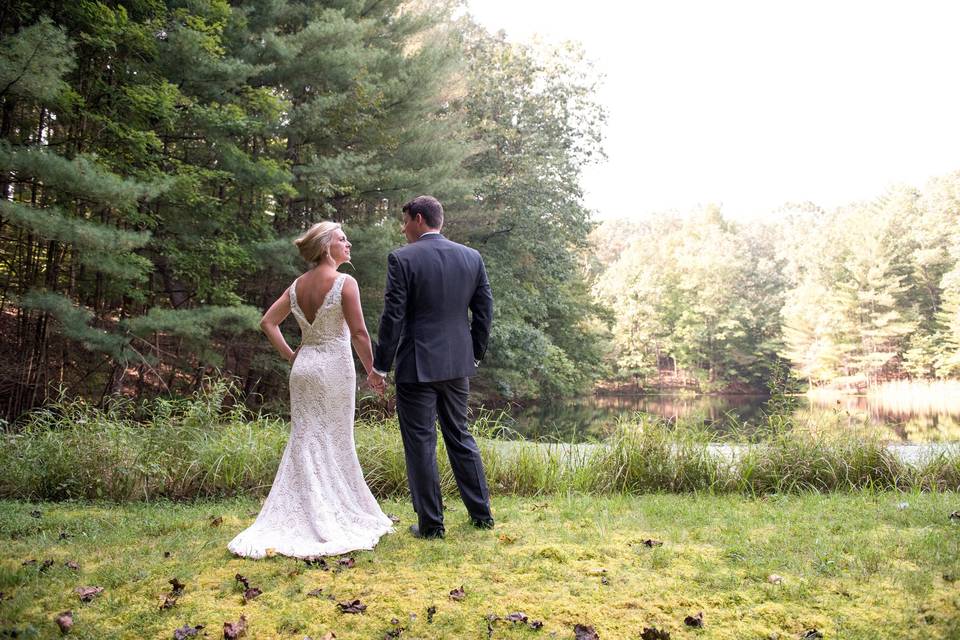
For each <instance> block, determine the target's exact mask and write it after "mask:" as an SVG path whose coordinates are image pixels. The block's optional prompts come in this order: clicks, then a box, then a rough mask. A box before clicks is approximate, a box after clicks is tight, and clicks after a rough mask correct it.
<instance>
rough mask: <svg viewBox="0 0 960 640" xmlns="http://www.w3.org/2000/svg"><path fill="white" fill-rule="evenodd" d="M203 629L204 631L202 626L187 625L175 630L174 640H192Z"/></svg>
mask: <svg viewBox="0 0 960 640" xmlns="http://www.w3.org/2000/svg"><path fill="white" fill-rule="evenodd" d="M201 629H203V625H202V624H198V625H197V626H195V627H191V626H190V625H188V624H185V625H183V626H182V627H180V628H179V629H174V630H173V640H185V639H186V638H190V637H192V636H195V635H197V634H198V633H200V630H201Z"/></svg>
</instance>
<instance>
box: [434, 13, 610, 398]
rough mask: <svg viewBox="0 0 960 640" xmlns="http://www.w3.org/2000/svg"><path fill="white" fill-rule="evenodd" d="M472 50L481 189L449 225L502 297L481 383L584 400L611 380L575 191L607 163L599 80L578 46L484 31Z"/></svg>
mask: <svg viewBox="0 0 960 640" xmlns="http://www.w3.org/2000/svg"><path fill="white" fill-rule="evenodd" d="M464 40H465V44H464V46H465V48H466V51H467V63H468V66H467V69H466V71H465V74H464V81H465V83H466V86H467V91H466V94H465V95H464V96H463V97H462V98H461V99H460V101H459V102H458V103H457V105H456V107H457V108H459V109H460V110H462V111H463V113H464V114H465V117H466V122H467V124H468V126H469V128H470V132H471V135H472V137H473V143H474V145H475V147H476V152H475V153H474V154H473V155H472V156H471V158H470V159H469V161H468V163H467V169H468V172H469V175H470V176H471V178H472V179H473V181H474V184H475V186H474V189H473V195H472V198H471V200H469V201H466V202H463V203H462V204H461V203H459V202H456V201H455V202H454V203H452V206H450V207H449V208H448V209H449V211H450V213H449V214H448V217H449V221H448V223H447V226H448V227H449V229H450V231H449V233H450V234H451V235H452V236H454V237H456V238H458V239H462V240H463V241H465V242H466V243H467V244H470V245H472V246H474V247H476V248H477V249H478V250H479V251H480V252H481V253H482V254H483V256H484V259H485V260H486V262H487V267H488V273H489V276H490V283H491V287H492V289H493V293H494V299H495V307H494V308H495V318H494V327H493V333H492V336H491V346H490V351H489V353H488V357H487V360H485V362H484V366H483V367H482V370H481V379H480V384H481V385H487V386H489V387H492V388H493V389H495V390H496V391H497V392H498V393H499V394H500V395H504V396H507V397H530V396H533V397H542V396H558V395H571V394H576V393H581V392H582V391H584V390H585V389H588V388H589V387H590V384H591V383H592V381H593V380H594V379H596V377H597V376H598V375H599V374H600V373H601V371H602V367H601V363H600V354H601V333H600V331H599V330H598V328H597V327H598V325H599V320H598V317H599V314H600V313H601V311H600V309H599V308H598V306H597V305H596V304H595V303H594V302H593V301H592V299H591V297H590V295H589V292H588V288H587V286H586V283H585V279H584V275H583V270H582V267H583V265H582V263H581V261H580V256H581V255H582V254H583V253H584V252H585V251H586V248H587V234H588V233H589V231H590V228H591V223H590V220H589V212H588V211H587V210H586V209H585V208H584V207H583V205H582V203H581V200H580V197H581V194H580V191H579V186H578V185H579V181H580V173H581V171H582V169H583V167H584V166H585V165H586V164H588V163H589V162H591V161H593V160H594V159H595V158H599V157H600V156H601V155H602V151H601V148H600V129H601V125H602V123H603V120H604V118H605V113H604V111H603V109H602V108H601V107H600V106H599V105H598V104H597V103H596V102H594V100H593V91H594V88H595V82H596V80H595V77H594V75H593V73H592V71H591V70H590V69H589V66H588V65H587V63H586V62H585V61H584V58H583V53H582V52H581V51H579V50H578V49H576V48H575V47H573V46H572V45H564V46H561V47H557V48H552V49H547V48H536V47H533V46H527V45H518V44H514V43H510V42H507V41H505V40H504V39H503V38H502V36H501V37H496V36H490V35H487V34H485V33H482V32H479V31H477V30H476V29H474V30H468V31H467V32H466V35H465V36H464Z"/></svg>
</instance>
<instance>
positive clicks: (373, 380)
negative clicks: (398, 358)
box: [367, 371, 387, 396]
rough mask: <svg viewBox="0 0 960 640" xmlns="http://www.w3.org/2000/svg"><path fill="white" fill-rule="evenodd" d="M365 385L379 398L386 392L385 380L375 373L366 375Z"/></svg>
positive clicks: (371, 372)
mask: <svg viewBox="0 0 960 640" xmlns="http://www.w3.org/2000/svg"><path fill="white" fill-rule="evenodd" d="M367 384H368V385H370V388H371V389H373V390H374V391H376V392H377V393H378V394H380V395H381V396H382V395H383V394H384V393H386V391H387V378H386V377H385V376H382V375H380V374H379V373H377V372H376V371H370V373H368V374H367Z"/></svg>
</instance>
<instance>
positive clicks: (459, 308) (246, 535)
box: [227, 196, 493, 558]
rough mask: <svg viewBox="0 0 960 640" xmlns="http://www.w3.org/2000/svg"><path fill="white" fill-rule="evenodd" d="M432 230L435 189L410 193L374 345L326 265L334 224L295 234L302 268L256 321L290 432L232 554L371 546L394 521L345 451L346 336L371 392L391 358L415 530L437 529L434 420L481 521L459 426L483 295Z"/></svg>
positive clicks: (352, 285) (344, 258)
mask: <svg viewBox="0 0 960 640" xmlns="http://www.w3.org/2000/svg"><path fill="white" fill-rule="evenodd" d="M442 227H443V207H442V206H441V204H440V202H439V201H437V199H436V198H433V197H431V196H420V197H418V198H415V199H414V200H412V201H410V202H408V203H407V204H405V205H404V206H403V234H404V236H405V237H406V239H407V244H406V245H405V246H403V247H401V248H399V249H397V250H395V251H393V252H392V253H390V255H389V256H388V260H387V283H386V291H385V293H384V309H383V314H382V315H381V317H380V327H379V332H378V343H377V345H376V347H373V346H372V345H371V341H370V336H369V334H368V333H367V328H366V326H365V325H364V321H363V313H362V311H361V307H360V290H359V287H358V286H357V282H356V280H354V279H353V278H352V277H350V276H348V275H346V274H343V273H339V272H338V271H337V268H338V267H339V266H340V265H341V264H343V263H345V262H349V260H350V247H351V245H350V242H349V241H348V240H347V237H346V235H345V234H344V233H343V230H342V229H341V228H340V225H339V224H337V223H333V222H321V223H318V224H315V225H313V226H312V227H311V228H310V229H309V230H307V232H306V233H304V234H303V235H302V236H301V237H299V238H298V239H297V240H296V241H295V244H296V245H297V248H298V249H299V251H300V255H301V256H303V257H304V259H306V260H307V261H308V262H310V263H312V264H314V267H313V268H312V269H311V270H309V271H307V272H306V273H305V274H303V275H301V276H300V277H298V278H297V279H296V280H294V282H293V284H291V285H290V287H289V288H288V289H287V290H286V291H284V293H283V294H282V295H281V296H280V298H278V299H277V301H276V302H274V303H273V305H271V307H270V308H269V309H268V310H267V312H266V313H265V314H264V316H263V319H262V320H261V321H260V326H261V328H262V329H263V330H264V332H265V333H266V334H267V337H268V338H269V339H270V342H271V343H272V344H273V346H274V347H275V348H276V349H277V351H279V352H280V354H281V355H283V356H284V357H285V358H287V359H288V360H290V361H291V362H292V363H293V366H292V368H291V370H290V419H291V431H290V439H289V440H288V442H287V445H286V448H285V449H284V452H283V457H282V458H281V460H280V466H279V468H278V470H277V475H276V477H275V478H274V481H273V485H272V486H271V488H270V493H269V495H268V496H267V499H266V501H265V502H264V504H263V507H262V509H261V510H260V513H259V514H258V515H257V519H256V520H255V521H254V523H253V524H252V525H251V526H250V527H249V528H247V529H246V530H244V531H243V532H241V533H240V534H239V535H237V536H236V537H235V538H234V539H233V540H232V541H231V542H230V543H229V544H228V545H227V547H228V548H229V549H230V551H232V552H233V553H235V554H236V555H239V556H243V557H248V558H262V557H264V556H267V555H272V554H273V553H277V554H282V555H286V556H292V557H297V558H304V557H309V556H320V555H339V554H343V553H347V552H350V551H355V550H358V549H372V548H373V547H374V545H376V543H377V541H378V540H379V539H380V537H381V536H382V535H383V534H385V533H388V532H390V531H392V530H393V523H392V521H391V520H390V518H388V517H387V516H386V515H385V514H384V513H383V511H382V510H381V509H380V506H379V505H378V504H377V501H376V499H375V498H374V497H373V494H372V493H371V492H370V489H369V487H367V484H366V481H365V480H364V478H363V474H362V471H361V469H360V463H359V460H358V458H357V452H356V446H355V444H354V437H353V423H354V407H355V400H356V373H355V369H354V364H353V354H352V353H351V343H352V346H353V349H355V350H356V352H357V356H358V357H359V358H360V361H361V362H362V364H363V367H364V369H365V370H366V372H367V381H368V383H369V384H370V386H371V387H372V388H373V389H374V390H376V391H377V392H379V393H383V392H384V390H385V388H386V375H387V373H388V372H389V371H390V369H391V368H392V366H393V364H394V360H396V372H395V383H396V388H397V417H398V418H399V422H400V433H401V435H402V437H403V449H404V455H405V458H406V466H407V482H408V484H409V487H410V495H411V498H412V500H413V508H414V511H416V513H417V520H418V523H417V524H416V525H413V526H412V527H411V528H410V529H411V532H412V533H413V535H415V536H417V537H422V538H442V537H443V535H444V526H443V504H442V499H441V494H440V475H439V472H438V469H437V458H436V440H437V432H436V426H435V424H436V422H437V421H439V423H440V432H441V434H442V435H443V439H444V443H445V445H446V449H447V453H448V455H449V458H450V465H451V467H452V469H453V474H454V477H455V478H456V481H457V487H458V488H459V490H460V496H461V498H462V499H463V502H464V505H465V506H466V508H467V512H468V513H469V515H470V521H471V523H472V524H473V525H474V526H476V527H480V528H492V527H493V516H492V514H491V512H490V496H489V492H488V490H487V483H486V478H485V476H484V469H483V462H482V461H481V459H480V450H479V448H478V447H477V443H476V441H475V440H474V438H473V436H472V435H470V432H469V430H468V429H467V396H468V393H469V379H470V377H471V376H473V375H474V374H475V373H476V369H477V365H478V364H479V361H480V360H481V359H482V358H483V354H484V352H485V351H486V348H487V341H488V339H489V336H490V325H491V321H492V317H493V297H492V295H491V292H490V284H489V282H488V281H487V274H486V270H485V269H484V265H483V260H482V258H481V257H480V254H479V253H478V252H477V251H475V250H474V249H471V248H469V247H465V246H463V245H461V244H457V243H456V242H451V241H450V240H448V239H446V238H445V237H444V236H443V235H441V233H440V230H441V228H442ZM468 310H469V312H470V313H469V314H468ZM290 313H293V315H294V318H296V320H297V324H298V325H299V326H300V331H301V333H302V338H301V343H300V347H299V348H297V350H296V351H294V350H292V349H291V348H290V346H289V345H288V344H287V343H286V340H285V339H284V338H283V335H282V334H281V333H280V329H279V325H280V323H281V322H282V321H283V320H284V319H285V318H286V317H287V315H289V314H290Z"/></svg>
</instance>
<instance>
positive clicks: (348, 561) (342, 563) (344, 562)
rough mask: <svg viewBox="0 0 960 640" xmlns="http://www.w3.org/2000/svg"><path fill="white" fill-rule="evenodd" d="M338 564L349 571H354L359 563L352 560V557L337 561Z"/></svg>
mask: <svg viewBox="0 0 960 640" xmlns="http://www.w3.org/2000/svg"><path fill="white" fill-rule="evenodd" d="M337 564H339V565H340V566H341V567H345V568H347V569H353V567H354V566H356V564H357V561H356V560H354V559H353V558H351V557H350V556H345V557H343V558H340V559H339V560H337Z"/></svg>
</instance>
